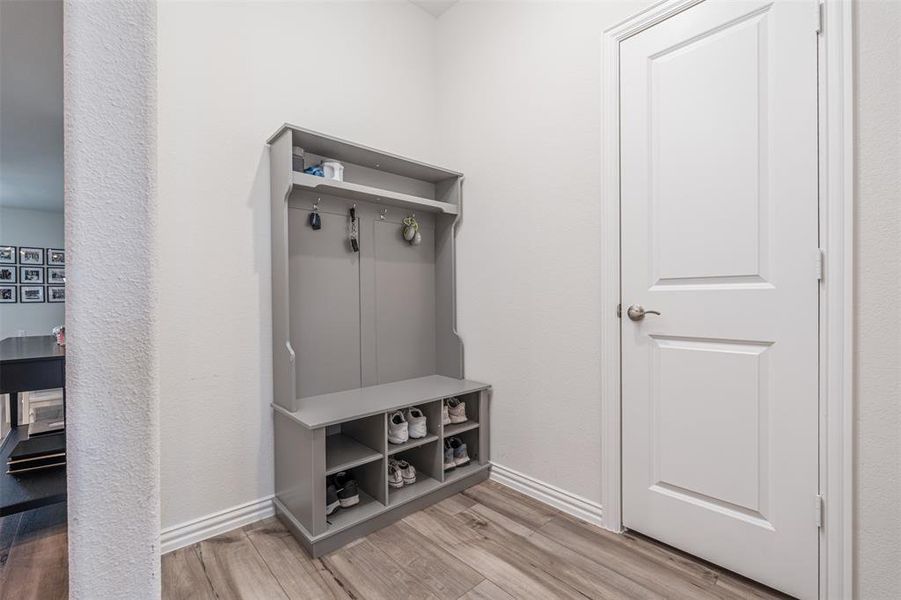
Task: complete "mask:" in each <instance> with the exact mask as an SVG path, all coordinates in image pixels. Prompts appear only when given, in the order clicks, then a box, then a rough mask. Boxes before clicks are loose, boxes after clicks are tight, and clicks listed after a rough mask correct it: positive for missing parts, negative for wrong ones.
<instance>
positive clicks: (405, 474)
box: [388, 458, 416, 487]
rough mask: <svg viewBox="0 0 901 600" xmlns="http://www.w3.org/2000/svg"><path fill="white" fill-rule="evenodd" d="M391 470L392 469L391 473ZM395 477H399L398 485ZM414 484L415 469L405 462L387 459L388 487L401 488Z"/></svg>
mask: <svg viewBox="0 0 901 600" xmlns="http://www.w3.org/2000/svg"><path fill="white" fill-rule="evenodd" d="M392 469H394V472H393V473H392ZM395 474H396V475H395ZM396 477H400V485H397V484H396V482H397V479H396ZM414 483H416V467H414V466H413V465H411V464H410V463H408V462H407V461H405V460H397V459H394V458H389V459H388V485H390V486H391V487H402V486H404V485H412V484H414Z"/></svg>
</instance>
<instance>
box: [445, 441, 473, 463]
mask: <svg viewBox="0 0 901 600" xmlns="http://www.w3.org/2000/svg"><path fill="white" fill-rule="evenodd" d="M450 446H451V449H452V450H453V452H454V465H455V466H458V467H462V466H463V465H465V464H466V463H468V462H469V454H467V453H466V444H465V443H464V442H463V440H461V439H460V438H457V437H455V438H451V439H450ZM444 453H445V459H444V460H445V462H447V458H446V456H447V450H445V451H444Z"/></svg>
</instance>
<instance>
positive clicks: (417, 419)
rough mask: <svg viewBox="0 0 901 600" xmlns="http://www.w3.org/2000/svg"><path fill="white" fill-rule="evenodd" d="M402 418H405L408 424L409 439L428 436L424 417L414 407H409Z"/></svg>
mask: <svg viewBox="0 0 901 600" xmlns="http://www.w3.org/2000/svg"><path fill="white" fill-rule="evenodd" d="M404 416H405V417H406V419H407V423H408V424H409V431H410V437H411V438H413V439H417V438H424V437H425V436H426V434H428V429H427V428H426V418H425V415H424V414H422V411H421V410H419V409H418V408H416V407H415V406H411V407H410V408H408V409H407V412H406V414H405V415H404Z"/></svg>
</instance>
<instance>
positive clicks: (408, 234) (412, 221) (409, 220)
mask: <svg viewBox="0 0 901 600" xmlns="http://www.w3.org/2000/svg"><path fill="white" fill-rule="evenodd" d="M403 236H404V239H405V240H407V241H408V242H409V243H410V245H411V246H418V245H419V244H421V243H422V234H421V233H419V223H418V222H417V221H416V213H415V212H414V213H412V214H411V215H410V216H409V217H404V228H403Z"/></svg>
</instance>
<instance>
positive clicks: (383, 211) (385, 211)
mask: <svg viewBox="0 0 901 600" xmlns="http://www.w3.org/2000/svg"><path fill="white" fill-rule="evenodd" d="M387 214H388V209H387V208H382V209H380V210H379V220H380V221H384V220H385V216H386V215H387Z"/></svg>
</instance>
